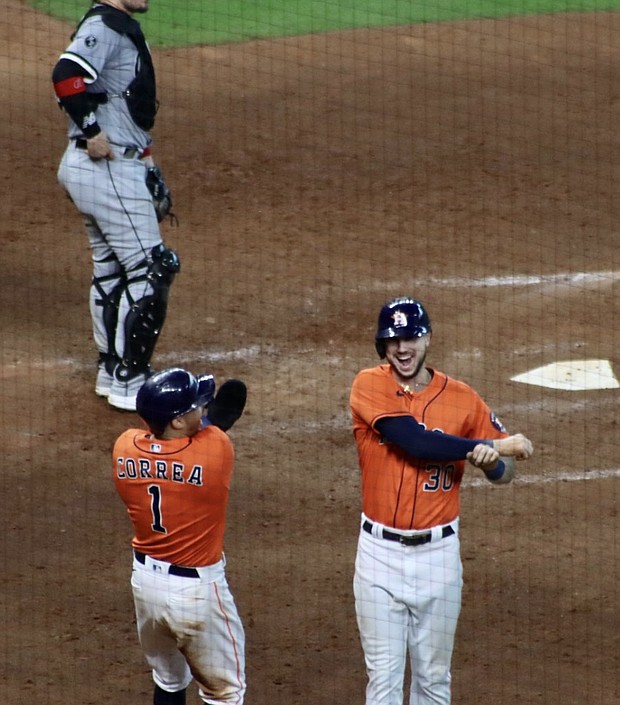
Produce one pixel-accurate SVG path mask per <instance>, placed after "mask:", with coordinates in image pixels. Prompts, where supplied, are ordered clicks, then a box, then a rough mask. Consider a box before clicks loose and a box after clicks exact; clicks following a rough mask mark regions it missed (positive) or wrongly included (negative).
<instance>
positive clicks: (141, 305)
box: [117, 245, 180, 373]
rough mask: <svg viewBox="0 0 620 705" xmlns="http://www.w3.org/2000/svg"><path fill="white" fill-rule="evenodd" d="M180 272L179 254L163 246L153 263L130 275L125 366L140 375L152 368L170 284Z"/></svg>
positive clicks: (155, 254)
mask: <svg viewBox="0 0 620 705" xmlns="http://www.w3.org/2000/svg"><path fill="white" fill-rule="evenodd" d="M144 265H146V269H145V268H144ZM179 270H180V262H179V258H178V257H177V255H176V253H175V252H173V251H172V250H169V249H167V248H165V247H164V246H163V245H160V246H158V247H155V248H153V251H152V253H151V258H150V259H149V260H147V261H145V262H144V263H143V264H142V265H141V266H139V267H138V268H137V269H134V270H133V271H132V272H129V273H128V275H127V276H128V280H127V286H126V289H125V294H124V299H125V300H126V304H127V310H126V312H125V315H124V321H123V332H124V346H123V364H124V365H125V366H126V367H128V368H133V369H134V370H135V372H136V373H139V372H145V371H147V370H148V368H149V364H150V361H151V357H152V355H153V351H154V349H155V344H156V343H157V339H158V338H159V334H160V332H161V329H162V327H163V325H164V321H165V319H166V311H167V308H168V293H169V290H170V285H171V284H172V282H173V280H174V277H175V275H176V273H177V272H178V271H179ZM117 342H118V336H117Z"/></svg>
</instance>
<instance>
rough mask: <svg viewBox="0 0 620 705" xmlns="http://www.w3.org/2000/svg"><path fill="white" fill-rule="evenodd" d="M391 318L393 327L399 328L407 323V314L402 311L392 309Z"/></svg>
mask: <svg viewBox="0 0 620 705" xmlns="http://www.w3.org/2000/svg"><path fill="white" fill-rule="evenodd" d="M392 319H393V320H394V327H395V328H400V327H401V326H406V325H407V315H406V314H405V313H403V312H402V311H394V313H393V315H392Z"/></svg>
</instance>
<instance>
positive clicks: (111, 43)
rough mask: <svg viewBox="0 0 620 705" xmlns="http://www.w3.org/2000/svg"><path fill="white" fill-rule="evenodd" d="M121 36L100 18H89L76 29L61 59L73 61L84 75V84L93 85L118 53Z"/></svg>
mask: <svg viewBox="0 0 620 705" xmlns="http://www.w3.org/2000/svg"><path fill="white" fill-rule="evenodd" d="M120 41H121V35H120V34H118V32H115V31H114V30H112V29H110V28H109V27H106V25H105V24H104V22H103V20H102V19H101V17H91V18H89V19H88V20H86V22H84V24H83V25H82V26H81V27H80V28H79V29H78V31H77V32H76V34H75V36H74V37H73V39H72V40H71V43H70V44H69V46H68V47H67V48H66V49H65V51H64V52H63V53H62V54H61V55H60V58H61V59H66V60H69V61H73V62H74V63H75V64H77V65H78V66H79V67H80V68H81V69H82V70H83V71H84V72H85V73H86V74H87V77H86V78H85V79H84V82H85V83H86V84H91V83H94V82H95V81H96V80H97V79H98V77H99V74H100V73H101V70H102V69H103V67H104V66H105V64H106V63H107V62H108V61H110V60H111V58H112V57H114V55H115V54H116V53H117V52H118V48H119V43H120Z"/></svg>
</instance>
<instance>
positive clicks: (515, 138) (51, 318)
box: [0, 0, 620, 705]
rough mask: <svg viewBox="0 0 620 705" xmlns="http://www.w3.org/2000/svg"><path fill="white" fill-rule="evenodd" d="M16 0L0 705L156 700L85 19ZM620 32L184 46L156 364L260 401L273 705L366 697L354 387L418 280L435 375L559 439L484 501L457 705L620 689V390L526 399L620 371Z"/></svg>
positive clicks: (383, 33) (244, 487)
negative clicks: (223, 382)
mask: <svg viewBox="0 0 620 705" xmlns="http://www.w3.org/2000/svg"><path fill="white" fill-rule="evenodd" d="M5 6H6V7H8V12H6V13H5V16H4V18H3V19H1V20H0V73H1V74H2V76H3V78H4V80H3V81H1V82H0V109H1V114H2V117H3V119H2V120H1V121H0V149H1V150H2V154H3V155H4V159H3V161H4V168H3V170H2V183H3V184H4V190H3V193H4V194H5V199H6V200H5V205H6V203H7V201H8V213H7V214H5V217H4V218H3V221H2V224H1V225H0V231H1V245H2V253H3V260H4V268H3V269H4V272H3V276H2V283H1V284H0V292H1V301H2V306H1V309H0V310H1V314H2V322H1V325H2V344H1V345H0V379H1V380H2V387H1V389H0V413H1V419H0V428H1V429H2V437H3V442H2V445H3V447H4V448H5V449H6V450H7V455H5V460H4V461H3V463H2V466H3V467H2V473H1V474H0V477H1V480H0V482H1V483H2V484H1V497H2V500H1V501H2V522H3V532H2V533H3V538H2V561H3V570H2V573H1V578H0V580H1V584H2V592H1V597H0V600H1V603H0V606H1V609H2V622H3V623H2V627H3V629H2V632H3V634H4V638H3V639H2V640H1V641H0V658H1V661H2V663H3V664H4V668H3V669H1V670H0V701H1V702H2V703H6V704H7V705H21V704H22V703H23V704H24V705H26V704H28V705H30V704H31V703H35V702H36V703H45V704H46V705H48V704H49V705H56V704H58V705H60V704H62V705H104V704H107V703H118V704H124V703H148V702H150V698H151V681H150V674H149V673H148V670H147V668H146V666H145V664H144V662H143V659H142V654H141V652H140V649H139V646H138V643H137V639H136V635H135V627H134V620H133V609H132V603H131V594H130V588H129V572H130V552H129V541H130V538H131V533H130V527H129V521H128V519H127V518H126V516H125V514H124V510H123V509H122V507H121V506H120V502H119V501H118V500H117V498H116V496H115V494H114V488H113V484H112V481H111V468H110V459H109V454H110V449H111V445H112V443H113V441H114V439H115V437H116V435H117V434H118V433H120V432H121V430H122V429H124V428H125V427H126V426H127V425H128V424H132V423H136V422H137V417H135V416H134V415H132V414H123V413H121V412H116V411H114V410H112V409H111V408H109V407H108V405H107V404H106V403H105V401H103V400H101V399H98V398H97V397H95V395H94V391H93V390H94V361H95V356H94V351H93V345H92V342H91V333H90V320H89V316H88V305H87V290H88V285H89V276H90V264H89V252H88V246H87V242H86V238H85V236H84V234H83V232H82V226H81V223H80V221H79V218H78V216H77V215H76V213H75V211H74V210H73V208H72V206H71V204H70V203H69V202H68V201H67V200H66V199H65V198H64V196H63V194H62V193H61V191H60V189H59V187H58V185H57V183H56V180H55V172H56V168H57V164H58V161H59V159H60V156H61V153H62V151H63V149H64V122H63V120H64V119H63V117H62V115H61V114H60V113H59V111H58V109H57V107H56V106H55V102H54V99H53V95H52V89H51V84H50V72H51V67H52V65H53V63H54V62H55V60H56V57H57V56H58V54H59V52H60V51H61V50H62V49H63V48H64V46H65V44H66V41H67V38H68V36H69V33H70V31H71V29H72V28H71V27H70V26H69V25H64V24H61V23H58V22H54V21H51V20H49V19H48V18H45V17H43V16H40V15H37V14H36V13H34V12H33V11H31V10H29V9H27V8H26V7H25V6H24V5H23V4H22V3H21V2H19V1H18V0H5ZM619 35H620V15H616V14H605V13H601V14H597V15H594V16H589V15H572V16H554V17H531V18H526V19H524V18H516V19H510V20H501V21H490V20H488V21H477V22H460V23H455V24H443V25H424V26H416V27H401V28H397V29H395V30H391V29H382V30H369V31H356V32H349V33H342V34H325V35H316V36H310V37H299V38H290V39H283V40H280V41H269V42H268V41H260V42H255V43H247V44H242V45H235V46H224V47H217V48H213V47H205V48H198V49H192V50H183V51H158V52H155V61H156V68H157V70H158V76H159V82H160V93H161V101H162V107H161V110H160V113H159V116H158V123H157V126H156V129H155V131H154V137H155V147H156V157H157V160H158V161H159V162H160V164H161V166H162V167H163V169H164V172H165V174H166V177H167V179H168V181H169V182H170V183H171V185H172V187H173V190H174V195H175V207H176V210H177V213H178V216H179V220H180V226H179V227H178V228H171V227H169V226H166V228H165V232H164V235H165V238H166V240H167V242H168V244H169V245H170V246H173V247H175V249H177V250H178V252H179V254H180V257H181V260H182V272H181V274H180V275H179V277H178V279H177V281H176V282H175V284H174V288H173V291H172V294H171V302H170V309H169V316H168V320H167V322H166V326H165V329H164V331H163V334H162V337H161V340H160V343H159V346H158V349H157V351H156V355H155V360H154V362H155V364H156V365H157V366H158V367H164V366H170V365H172V364H181V365H185V366H188V367H190V368H191V369H193V370H195V371H197V372H202V371H210V372H213V373H215V375H216V376H217V377H218V378H219V379H224V378H226V377H230V376H238V377H241V378H243V379H244V380H246V382H247V383H248V385H249V389H250V397H249V403H248V411H247V414H246V415H245V417H244V418H243V419H242V421H241V422H239V424H238V425H237V427H235V429H234V430H233V432H232V434H231V435H232V436H233V437H234V441H235V445H236V448H237V469H236V476H235V480H234V484H233V488H232V497H231V505H230V512H229V528H228V532H227V541H226V547H227V556H228V572H229V579H230V582H231V586H232V589H233V591H234V593H235V596H236V598H237V603H238V607H239V610H240V612H241V615H242V617H243V619H244V622H245V625H246V631H247V661H248V698H247V702H248V703H251V704H252V705H280V704H281V705H340V704H341V703H346V704H349V703H351V704H353V703H363V691H364V686H365V674H364V664H363V658H362V654H361V649H360V647H359V643H358V637H357V631H356V627H355V619H354V613H353V600H352V590H351V580H352V573H353V558H354V553H355V543H356V537H357V523H358V516H359V506H360V503H359V483H358V475H357V466H356V457H355V450H354V446H353V440H352V434H351V430H350V427H349V423H348V410H347V400H348V390H349V385H350V383H351V380H352V378H353V375H354V374H355V372H356V371H357V370H358V369H360V368H362V367H366V366H369V365H372V364H375V361H376V358H375V357H374V353H373V344H372V336H373V325H374V319H375V316H376V313H377V311H378V308H379V307H380V306H381V304H382V303H383V302H384V300H386V299H387V298H391V297H392V296H393V295H397V294H401V293H413V294H415V295H417V296H419V297H420V298H421V299H422V300H423V301H425V302H426V303H427V304H428V308H429V310H430V313H431V316H432V319H433V323H434V327H435V331H436V332H435V337H434V340H433V349H432V354H431V358H432V363H433V364H434V365H436V366H437V367H439V368H441V369H443V370H445V371H446V372H448V373H449V374H452V375H453V376H457V377H461V378H463V379H465V380H466V381H469V382H470V383H471V384H472V385H473V386H474V387H476V388H477V389H478V390H479V391H480V392H481V394H482V395H483V396H484V397H485V398H486V399H487V400H488V401H489V403H490V404H491V405H492V406H493V407H494V408H495V411H496V412H497V413H498V414H499V416H500V417H501V418H502V420H503V421H504V422H505V423H506V425H507V426H508V427H509V429H510V430H512V431H523V432H524V433H526V434H527V435H528V436H530V437H531V438H532V439H533V441H534V443H535V446H536V449H537V452H536V455H535V457H534V458H533V459H532V461H530V462H529V463H527V464H523V466H520V471H521V477H520V480H519V481H518V482H516V483H515V484H514V485H513V486H512V487H509V488H505V489H501V490H500V489H498V488H491V487H490V486H487V485H484V484H483V483H479V482H475V481H474V480H476V479H478V477H477V475H476V473H475V472H474V471H473V469H472V470H471V472H470V477H471V478H472V479H471V480H470V481H469V483H468V484H467V486H466V487H465V488H464V490H463V518H462V525H461V528H462V542H463V558H464V565H465V591H464V601H463V612H462V618H461V622H460V625H459V631H458V636H457V644H456V653H455V657H454V668H453V680H454V703H455V705H456V704H458V705H480V704H481V703H497V704H499V703H501V705H525V704H528V705H534V704H536V705H559V703H562V705H585V704H588V705H612V704H615V703H617V702H618V701H619V699H620V675H619V674H620V663H619V658H620V656H619V655H620V636H619V635H620V588H619V587H618V585H619V584H620V541H619V538H618V537H620V518H619V514H618V506H619V500H620V488H619V487H620V486H619V480H618V475H619V472H618V460H617V455H616V454H617V453H618V450H619V440H618V427H617V419H618V407H619V396H618V391H617V390H601V391H585V392H566V391H558V390H552V389H542V388H539V387H534V386H527V385H522V384H516V383H514V382H511V377H512V376H514V375H515V374H518V373H521V372H524V371H526V370H529V369H532V368H534V367H537V366H539V365H543V364H546V363H548V362H553V361H556V360H569V359H581V358H601V359H608V360H610V361H611V363H612V365H613V366H614V368H615V370H616V372H617V373H618V372H619V371H620V358H619V356H618V353H617V350H618V347H619V343H620V338H619V333H618V330H619V328H618V324H617V321H618V320H619V316H620V299H619V297H618V273H619V272H620V262H619V254H618V236H617V232H616V230H617V223H618V222H619V220H620V219H619V215H620V213H619V211H620V205H619V204H620V201H619V199H618V198H617V193H616V186H617V184H618V179H619V177H620V159H619V157H620V142H619V138H618V134H619V132H618V129H617V123H618V106H619V105H620V103H619V100H620V97H619V96H620V94H619V92H618V68H617V67H618V65H619V61H620V48H619V47H620V42H618V38H619ZM580 273H583V274H582V276H577V275H579V274H580ZM188 701H189V702H191V703H197V702H198V700H197V696H196V695H195V693H194V691H192V694H191V697H190V698H188Z"/></svg>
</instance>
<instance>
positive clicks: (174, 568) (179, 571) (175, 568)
mask: <svg viewBox="0 0 620 705" xmlns="http://www.w3.org/2000/svg"><path fill="white" fill-rule="evenodd" d="M133 554H134V556H135V557H136V560H137V561H138V563H142V565H146V555H145V554H144V553H140V551H136V550H135V549H134V552H133ZM168 575H180V576H181V577H182V578H199V577H200V574H199V573H198V571H197V570H196V568H185V566H182V565H172V563H171V564H170V565H169V566H168Z"/></svg>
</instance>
